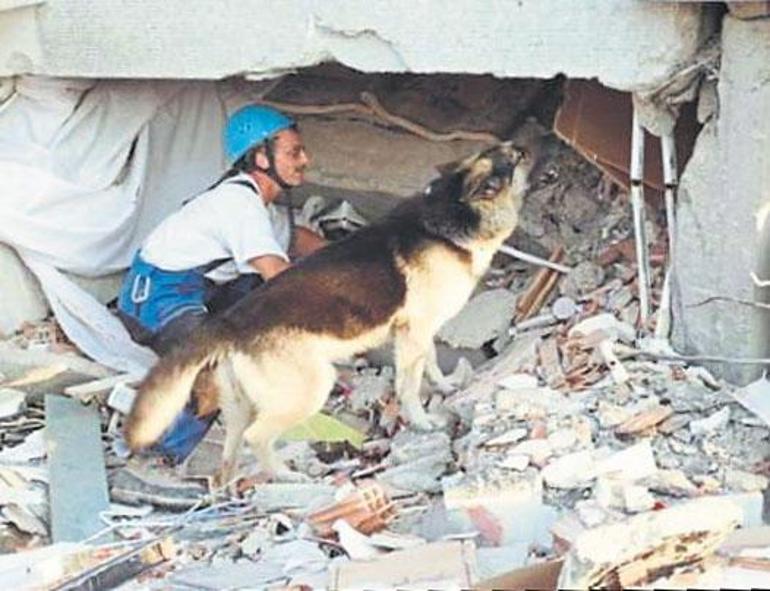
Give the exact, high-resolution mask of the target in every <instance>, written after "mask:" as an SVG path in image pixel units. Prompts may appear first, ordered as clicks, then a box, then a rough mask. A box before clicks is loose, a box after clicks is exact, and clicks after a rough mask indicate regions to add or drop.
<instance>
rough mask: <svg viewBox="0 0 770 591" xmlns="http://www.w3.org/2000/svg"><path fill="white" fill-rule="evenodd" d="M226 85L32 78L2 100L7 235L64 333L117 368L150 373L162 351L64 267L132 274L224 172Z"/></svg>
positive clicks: (0, 206) (1, 214) (0, 180)
mask: <svg viewBox="0 0 770 591" xmlns="http://www.w3.org/2000/svg"><path fill="white" fill-rule="evenodd" d="M220 90H222V87H221V86H218V85H217V84H215V83H213V82H165V81H164V82H159V81H89V80H82V79H81V80H66V79H45V78H35V77H24V78H21V79H19V80H18V81H17V84H16V88H15V93H14V94H13V95H12V96H11V97H10V98H9V99H8V100H7V101H5V102H4V103H3V104H2V105H0V186H2V187H3V196H2V197H3V198H2V200H0V241H1V242H5V243H7V244H9V245H11V246H12V247H13V248H15V249H16V250H17V251H18V253H19V255H20V256H21V258H22V260H23V261H24V263H25V264H26V265H27V266H29V268H30V269H31V270H32V271H33V272H34V273H35V275H36V276H37V277H38V279H39V280H40V283H41V285H42V287H43V291H44V292H45V294H46V296H47V298H48V300H49V302H50V303H51V307H52V308H53V311H54V313H55V315H56V317H57V320H58V321H59V323H60V324H61V326H62V328H63V330H64V332H65V333H66V334H67V336H68V337H69V338H70V339H71V340H72V341H73V342H74V343H75V344H77V345H78V347H80V349H81V350H82V351H83V352H85V353H86V354H88V355H89V356H91V357H93V358H94V359H96V360H97V361H99V362H100V363H103V364H105V365H107V366H109V367H112V368H115V369H117V370H120V371H126V372H137V371H141V370H142V369H146V368H147V367H148V365H150V364H151V363H152V361H153V360H154V354H153V353H152V352H151V351H149V349H146V348H144V347H140V346H138V345H136V344H135V343H133V342H132V341H131V339H130V337H129V336H128V334H127V332H126V331H125V329H124V328H123V326H122V324H121V323H120V322H119V321H118V320H117V319H116V318H115V317H114V316H113V315H112V314H111V313H110V312H109V311H108V310H107V309H106V308H105V307H104V306H102V305H101V304H100V303H98V302H97V301H96V300H95V299H94V298H93V297H92V296H91V295H90V294H88V293H87V292H85V291H83V290H82V289H81V288H80V287H78V286H77V285H75V284H74V283H73V282H72V281H70V280H69V279H68V278H67V277H66V276H65V275H64V274H62V273H61V272H60V271H70V272H74V273H78V274H81V275H85V276H99V275H103V274H107V273H110V272H115V271H118V270H122V269H125V268H126V267H127V266H128V265H129V264H130V261H131V259H132V257H133V255H134V253H135V251H136V249H137V248H138V247H139V245H140V244H141V242H142V241H143V240H144V238H145V237H146V236H147V234H148V233H149V231H150V230H151V229H152V228H153V227H154V226H155V225H156V224H157V223H158V222H159V221H160V220H161V219H163V218H164V217H165V216H166V215H168V214H169V213H170V212H172V211H174V210H175V209H176V208H178V207H179V206H180V205H181V203H182V202H183V201H184V200H185V199H188V198H189V197H190V196H191V195H194V194H195V193H196V192H198V191H201V190H202V189H204V188H205V187H207V186H208V185H210V184H211V182H213V180H215V179H216V178H217V177H218V176H219V175H220V174H221V172H222V170H224V161H223V156H222V149H221V143H220V139H219V138H220V134H221V129H222V127H223V125H224V121H225V112H226V108H225V102H226V100H228V99H227V97H225V96H224V95H225V94H226V92H227V90H226V89H225V91H224V92H220ZM230 99H232V102H233V103H236V102H238V100H237V98H234V97H232V96H231V97H230ZM232 106H236V105H235V104H233V105H232Z"/></svg>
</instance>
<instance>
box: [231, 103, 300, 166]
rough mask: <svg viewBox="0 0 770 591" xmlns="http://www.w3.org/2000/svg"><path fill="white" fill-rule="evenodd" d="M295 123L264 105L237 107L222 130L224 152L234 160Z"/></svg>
mask: <svg viewBox="0 0 770 591" xmlns="http://www.w3.org/2000/svg"><path fill="white" fill-rule="evenodd" d="M294 125H295V123H294V120H293V119H291V118H290V117H287V116H286V115H284V114H283V113H281V112H280V111H278V110H276V109H273V108H272V107H266V106H264V105H248V106H246V107H243V108H241V109H238V110H237V111H236V112H235V113H233V115H232V116H231V117H230V119H229V120H228V121H227V125H226V126H225V132H224V143H225V153H226V154H227V159H228V160H229V161H230V162H235V161H236V160H238V158H240V157H241V156H243V155H244V154H245V153H246V151H247V150H248V149H249V148H251V147H252V146H255V145H257V144H261V143H262V142H264V141H265V140H267V139H269V138H271V137H273V136H274V135H275V134H277V133H278V132H279V131H282V130H284V129H288V128H290V127H293V126H294Z"/></svg>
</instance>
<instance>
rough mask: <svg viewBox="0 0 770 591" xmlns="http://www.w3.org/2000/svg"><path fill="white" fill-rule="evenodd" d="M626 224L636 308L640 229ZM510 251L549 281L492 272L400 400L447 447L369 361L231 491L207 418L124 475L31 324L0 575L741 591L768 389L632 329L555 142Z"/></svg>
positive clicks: (203, 584)
mask: <svg viewBox="0 0 770 591" xmlns="http://www.w3.org/2000/svg"><path fill="white" fill-rule="evenodd" d="M652 209H653V210H654V209H655V207H654V206H653V207H652ZM651 213H653V212H652V211H651ZM650 218H651V219H652V220H653V222H652V223H651V227H650V228H649V230H648V235H649V236H650V237H651V239H652V240H653V248H652V261H651V262H652V267H653V271H654V274H655V285H656V286H657V289H656V290H655V294H654V295H655V298H654V299H655V300H656V301H657V299H658V298H659V297H660V294H659V288H660V285H661V283H662V276H663V269H664V263H665V232H664V228H663V227H662V226H659V225H658V224H656V223H655V220H656V217H655V216H654V215H650ZM514 243H515V244H516V246H518V247H520V248H522V249H523V250H527V251H529V252H532V253H533V254H536V255H539V256H543V257H544V258H550V259H551V260H552V261H553V262H554V263H557V264H561V265H566V266H568V267H570V268H571V271H570V272H569V273H566V274H564V273H562V272H560V271H557V270H553V269H549V268H533V267H532V266H531V265H529V264H526V263H523V262H521V261H519V260H515V259H512V258H510V257H507V256H505V255H502V254H501V255H498V257H497V259H496V260H495V264H494V268H493V269H492V271H491V272H490V273H489V275H488V276H487V277H486V278H485V280H484V284H483V285H482V286H481V289H480V290H479V292H478V293H477V295H476V296H475V297H474V298H473V299H472V301H471V302H470V303H469V305H468V306H467V307H466V309H465V310H464V311H463V312H462V313H461V314H460V316H459V317H458V318H457V319H455V320H453V321H452V322H451V323H450V325H448V326H447V327H445V328H444V330H443V331H442V332H441V334H440V341H441V343H442V347H441V351H442V355H443V356H444V357H445V360H444V361H445V364H446V363H448V362H447V361H446V359H451V360H452V362H453V363H454V360H456V359H458V358H460V359H461V360H460V361H459V363H457V365H456V369H455V370H454V372H453V373H452V376H451V378H452V380H453V383H454V385H455V390H454V391H453V392H452V393H450V394H448V395H440V394H438V393H435V392H433V391H431V390H430V389H429V388H427V387H426V391H425V398H426V401H427V403H428V405H429V407H430V409H431V410H433V411H435V412H438V413H445V414H446V415H447V417H448V419H449V424H448V427H447V429H445V430H443V431H435V432H429V433H422V432H417V431H414V430H412V429H410V428H408V427H407V426H406V425H404V424H402V423H401V421H400V419H399V408H398V403H397V401H396V400H395V399H394V395H393V368H392V367H391V366H390V365H388V364H387V362H384V363H383V362H382V361H378V362H377V363H375V362H373V361H372V360H369V361H367V359H365V358H361V359H357V360H354V361H352V362H351V363H350V364H349V365H347V366H344V367H341V368H340V377H339V380H338V384H337V387H336V388H335V391H334V392H333V394H332V396H331V397H330V399H329V402H328V404H327V408H326V409H325V414H326V417H327V418H325V419H323V420H319V421H316V422H314V423H312V424H310V425H307V426H306V427H305V428H304V429H300V430H298V431H296V432H293V433H292V435H291V437H290V438H289V439H290V440H289V441H287V442H285V445H284V446H283V448H282V451H281V453H282V454H283V455H284V457H285V458H287V459H288V460H289V462H290V463H291V464H292V465H293V467H294V468H295V469H297V470H300V471H302V472H304V473H305V474H307V475H308V477H309V479H308V482H307V483H301V484H297V483H293V484H286V483H269V482H264V481H263V480H261V479H260V478H259V476H258V475H256V476H255V475H254V465H253V457H252V456H251V455H250V454H249V452H248V450H244V452H243V456H242V458H243V465H242V476H243V478H241V479H240V480H239V481H238V483H237V485H236V487H235V488H236V490H227V491H225V490H212V476H213V474H214V472H215V470H216V468H217V465H218V461H219V454H220V452H221V442H222V432H221V428H220V427H219V426H218V425H215V427H214V428H213V429H212V431H211V432H210V433H209V435H208V436H207V438H206V439H205V440H204V442H203V443H202V444H201V445H200V446H199V447H198V448H197V449H196V451H195V452H194V453H193V455H192V456H191V457H190V458H189V459H188V460H187V461H186V462H185V463H184V464H183V465H181V466H179V467H176V468H169V467H166V466H163V465H162V464H161V463H160V461H159V460H156V459H153V458H129V457H127V453H126V450H125V447H124V445H123V443H122V440H121V438H120V422H121V420H122V417H123V416H124V413H125V412H126V411H127V409H128V408H129V405H130V397H131V386H132V385H135V383H136V377H135V376H113V375H112V374H111V372H109V371H108V370H106V369H104V368H102V367H100V366H98V365H96V364H94V363H91V362H89V361H87V360H86V359H84V358H82V357H80V356H78V355H77V354H76V353H75V352H73V351H72V347H71V346H69V345H68V344H67V343H66V339H64V337H63V336H62V335H61V334H60V333H59V332H58V331H57V329H56V325H55V324H54V323H53V322H46V323H41V324H39V325H36V326H34V327H29V329H27V330H25V331H22V332H21V333H20V334H18V335H15V336H13V337H12V338H10V339H8V340H7V341H6V342H4V343H2V344H0V345H1V346H0V371H1V372H3V375H2V376H0V388H2V389H0V512H1V516H2V517H1V518H0V522H2V524H1V525H0V548H2V552H3V553H4V555H0V579H1V580H3V581H4V582H6V581H7V587H8V588H11V587H12V586H13V587H15V588H26V587H36V588H54V587H56V586H57V585H61V584H63V583H66V582H69V583H70V584H71V585H72V588H89V589H99V588H105V589H106V588H113V587H115V586H118V585H122V587H121V588H123V589H144V588H151V589H154V588H157V589H167V588H174V589H188V588H189V589H221V588H286V587H292V588H300V587H305V588H314V589H315V588H345V589H360V588H395V587H398V588H407V587H414V588H425V587H431V588H448V587H455V588H457V587H469V586H471V585H477V584H478V583H479V582H481V581H485V580H489V579H493V580H494V577H496V576H499V575H503V574H506V573H509V577H519V576H524V574H523V573H528V576H530V575H531V576H536V577H539V578H537V579H527V580H528V581H530V583H529V584H530V585H532V586H549V585H550V586H554V585H555V584H556V581H557V578H558V577H560V578H559V579H558V581H559V585H560V586H562V587H571V588H580V587H587V586H589V585H597V586H610V585H612V586H642V585H651V584H653V583H654V582H655V581H657V583H655V584H656V585H657V586H701V587H702V586H720V585H721V586H751V585H754V586H763V585H762V584H761V581H765V583H766V582H767V579H766V572H767V570H768V569H769V568H770V534H768V532H767V530H765V529H762V527H761V526H762V524H763V507H764V497H763V495H764V491H765V490H766V488H767V484H768V481H767V477H766V476H767V475H768V474H769V473H770V440H769V436H770V427H769V426H768V422H767V421H768V419H770V404H768V403H767V402H765V400H766V397H767V396H770V383H766V382H764V381H760V382H756V383H755V384H752V385H751V386H749V387H747V388H743V389H740V390H736V389H735V388H733V387H731V386H729V385H726V384H724V383H722V382H720V381H719V380H717V379H715V378H714V377H712V375H711V374H710V373H709V372H708V371H707V370H706V369H704V368H703V367H698V366H694V365H688V364H686V363H685V362H684V361H682V360H676V359H674V360H671V357H675V355H673V352H671V351H670V350H669V349H668V346H667V343H666V341H665V340H664V339H660V338H658V339H655V338H653V337H650V336H647V335H650V334H652V329H653V328H654V326H648V327H643V328H644V329H643V330H641V331H638V330H637V328H636V326H637V319H638V315H639V306H638V302H637V288H636V283H635V279H636V269H635V262H634V261H635V254H634V248H633V239H632V235H631V224H630V208H629V206H628V203H627V200H626V196H625V195H624V194H623V193H622V192H618V191H617V189H616V188H615V187H614V186H613V185H611V184H610V183H607V182H606V181H605V180H604V179H603V178H602V177H601V176H600V175H599V174H598V173H596V172H595V171H594V169H593V168H592V167H591V166H590V165H589V164H587V163H585V162H583V161H582V160H581V159H580V158H579V157H578V156H576V155H575V154H574V153H573V152H571V151H570V150H568V149H566V148H564V147H563V146H560V145H557V144H555V147H554V149H553V153H552V154H551V161H550V164H549V166H547V167H546V168H545V169H544V171H543V175H542V176H541V179H540V182H539V184H538V186H537V187H536V188H535V190H534V191H533V193H532V195H531V196H530V198H529V199H528V201H527V204H526V207H525V210H524V212H523V219H522V222H521V225H520V228H519V229H518V230H517V233H516V234H515V236H514ZM640 335H645V336H644V337H640ZM464 354H465V357H466V358H465V359H463V358H462V356H463V355H464ZM378 359H387V355H384V356H380V357H378ZM763 396H764V397H765V398H763ZM81 402H84V403H86V402H87V403H90V404H88V406H83V405H82V404H81ZM102 458H103V463H102V465H101V466H100V461H101V459H102ZM105 467H106V470H105ZM105 476H106V478H105ZM100 495H101V496H100ZM73 499H74V501H73ZM738 526H740V527H741V528H742V529H741V530H739V531H738V533H735V531H734V530H735V529H736V528H737V527H738ZM68 536H70V537H68ZM71 536H74V537H71ZM60 540H69V542H64V541H60ZM53 541H56V542H57V543H55V544H52V542H53ZM74 541H78V543H72V542H74ZM532 565H540V566H539V567H537V566H532ZM525 566H530V567H531V568H532V569H540V570H534V571H533V570H529V571H520V570H518V571H517V569H521V568H522V567H525ZM511 571H516V573H515V574H514V575H510V573H511ZM533 573H534V574H533ZM730 577H738V578H737V579H736V578H730ZM741 577H742V578H741ZM763 577H765V578H763ZM511 580H513V579H511V578H509V579H507V581H508V584H512V583H511V582H510V581H511ZM516 580H519V579H516ZM533 580H534V581H536V582H532V581H533ZM500 581H501V579H497V585H498V586H500V585H501V584H502V583H501V582H500ZM736 581H740V582H736ZM741 583H744V584H741ZM493 585H494V583H490V586H493ZM764 586H768V585H767V584H765V585H764Z"/></svg>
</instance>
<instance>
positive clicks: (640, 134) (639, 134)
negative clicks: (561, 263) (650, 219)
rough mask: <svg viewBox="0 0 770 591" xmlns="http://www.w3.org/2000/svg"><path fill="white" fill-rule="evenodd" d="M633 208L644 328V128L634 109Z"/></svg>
mask: <svg viewBox="0 0 770 591" xmlns="http://www.w3.org/2000/svg"><path fill="white" fill-rule="evenodd" d="M630 172H631V174H630V177H631V179H630V180H631V207H632V209H633V217H634V240H635V244H636V263H637V267H638V271H637V272H638V277H639V315H640V318H641V323H642V327H644V326H646V325H647V322H648V320H649V318H650V268H649V256H648V249H647V232H646V227H645V212H644V185H643V184H642V178H643V175H644V128H643V127H642V124H641V122H640V121H639V116H638V114H637V112H636V109H634V116H633V122H632V127H631V171H630Z"/></svg>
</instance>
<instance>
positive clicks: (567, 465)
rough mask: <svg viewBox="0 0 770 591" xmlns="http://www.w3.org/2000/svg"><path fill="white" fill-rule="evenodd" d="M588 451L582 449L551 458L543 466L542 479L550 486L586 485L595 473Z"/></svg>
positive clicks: (579, 486)
mask: <svg viewBox="0 0 770 591" xmlns="http://www.w3.org/2000/svg"><path fill="white" fill-rule="evenodd" d="M594 469H595V464H594V459H593V456H592V454H591V452H590V451H588V450H582V451H578V452H575V453H572V454H568V455H566V456H562V457H560V458H557V459H555V460H553V461H552V462H551V463H549V464H548V465H547V466H546V467H545V468H543V472H542V475H543V480H544V481H545V483H546V484H547V485H548V486H550V487H551V488H564V489H572V488H582V487H584V486H588V485H589V484H590V483H591V481H592V480H593V478H594V476H595V473H594Z"/></svg>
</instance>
